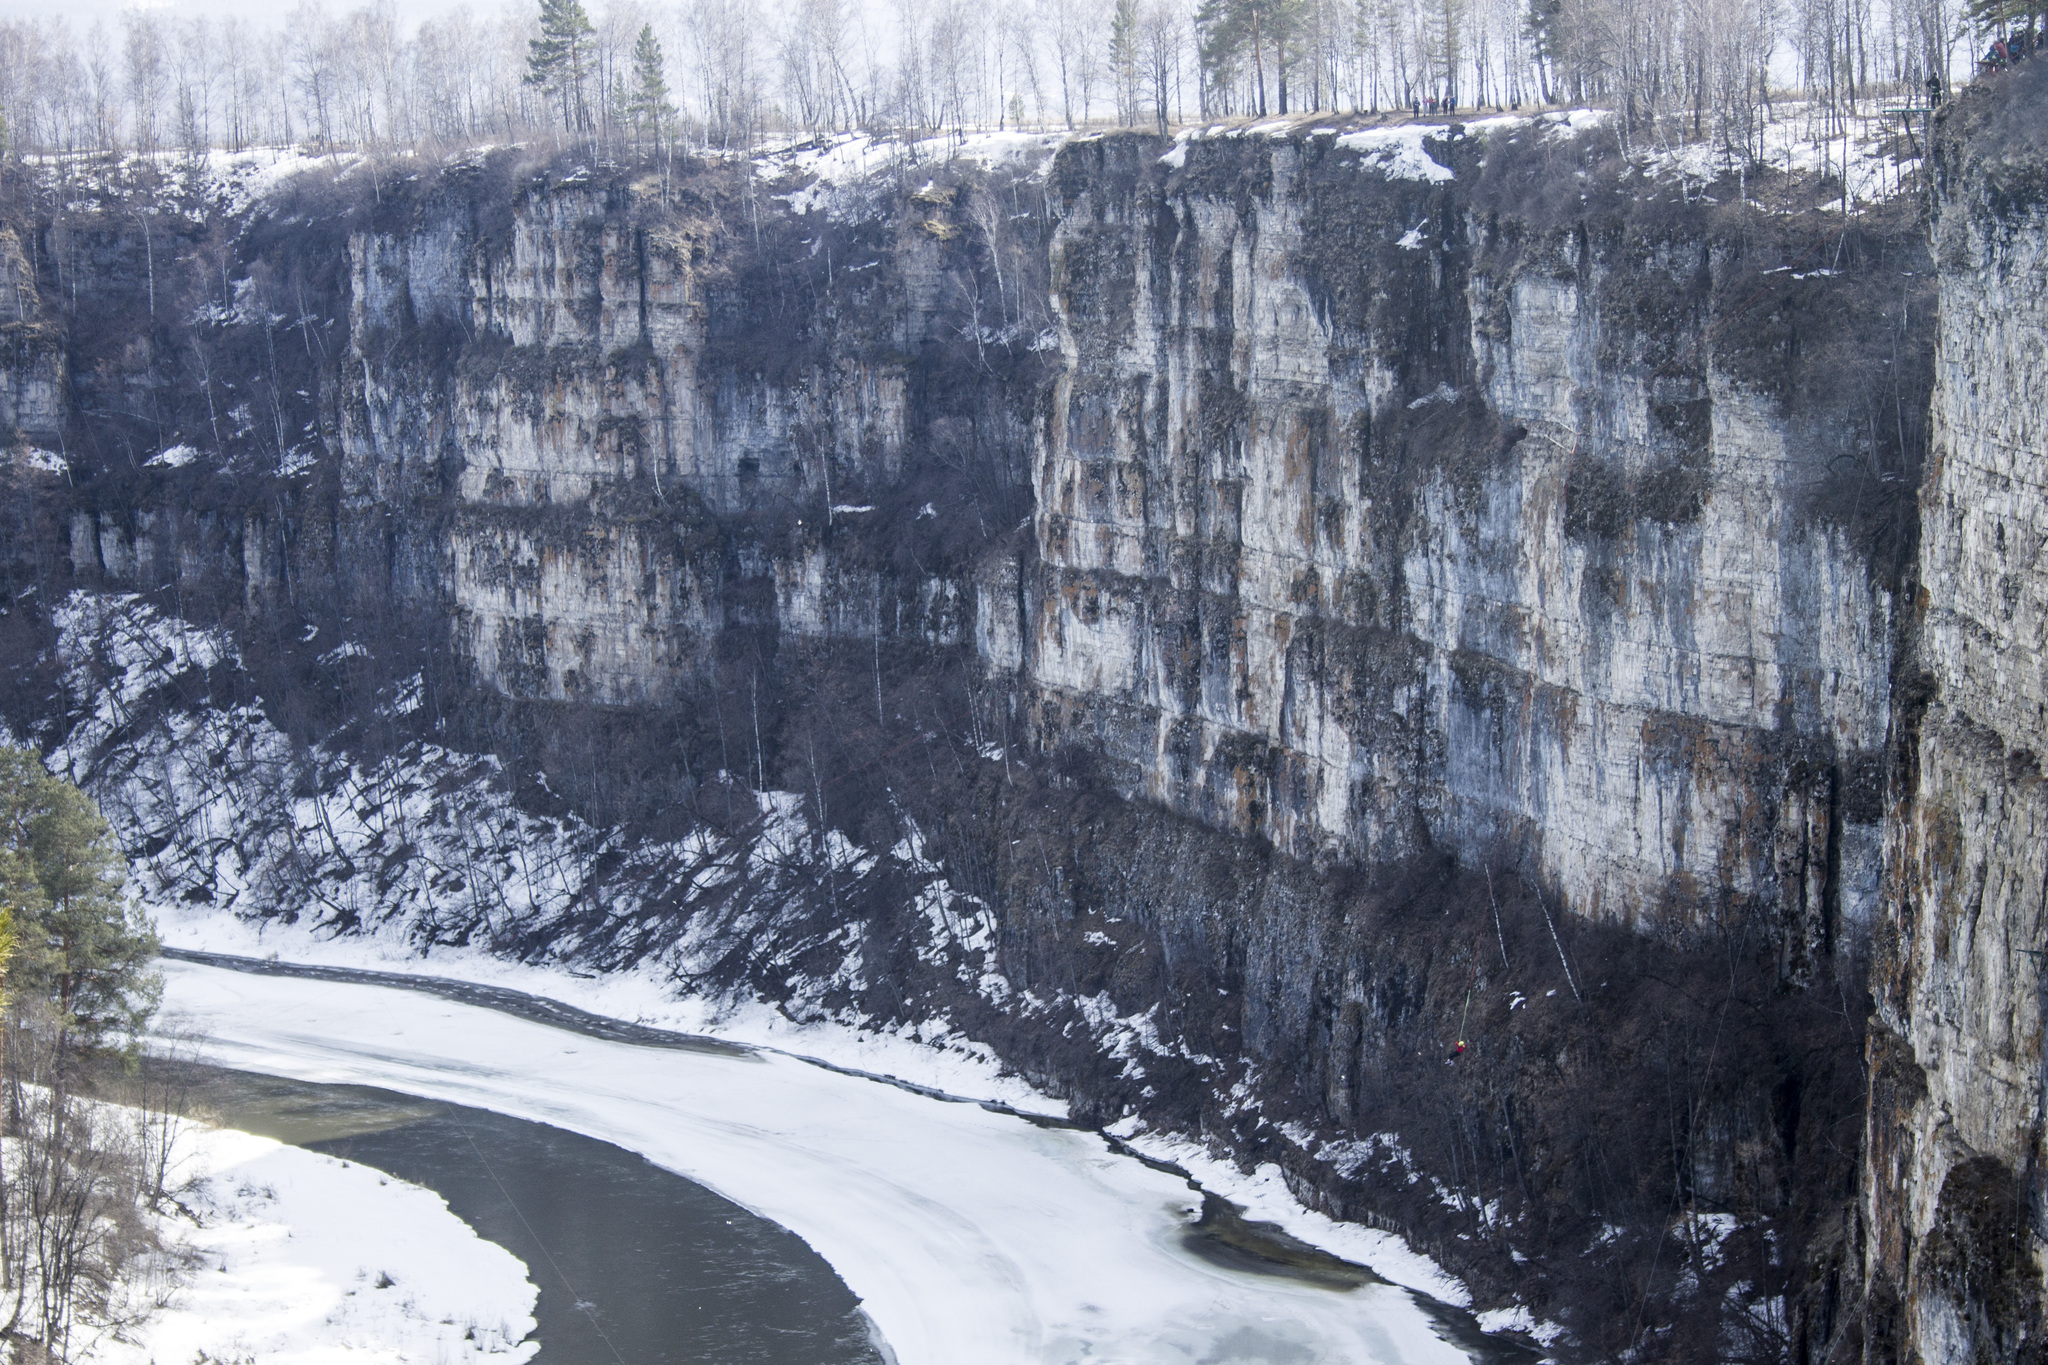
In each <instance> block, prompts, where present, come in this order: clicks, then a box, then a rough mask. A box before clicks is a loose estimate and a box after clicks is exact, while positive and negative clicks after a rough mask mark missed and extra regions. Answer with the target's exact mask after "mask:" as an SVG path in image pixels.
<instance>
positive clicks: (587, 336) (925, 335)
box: [336, 178, 1030, 705]
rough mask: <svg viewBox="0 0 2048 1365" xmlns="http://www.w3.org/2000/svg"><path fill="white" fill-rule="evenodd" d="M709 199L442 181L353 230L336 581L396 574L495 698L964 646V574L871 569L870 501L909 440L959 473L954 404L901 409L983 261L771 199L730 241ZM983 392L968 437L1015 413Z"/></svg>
mask: <svg viewBox="0 0 2048 1365" xmlns="http://www.w3.org/2000/svg"><path fill="white" fill-rule="evenodd" d="M985 188H986V187H984V189H985ZM748 193H750V194H751V193H752V191H748ZM955 193H957V191H949V192H948V195H949V196H950V195H952V194H955ZM889 204H890V205H891V206H892V207H894V208H895V209H897V210H899V211H901V210H903V209H904V208H905V207H906V204H907V196H904V195H898V196H894V197H892V198H891V199H890V200H889ZM714 207H715V206H714V205H712V204H709V203H707V202H706V200H705V196H704V194H703V193H700V194H698V195H696V196H694V197H688V198H686V199H685V200H684V202H682V203H680V204H677V203H671V202H668V200H667V199H666V197H665V195H664V192H663V191H662V190H661V188H660V187H659V184H658V183H657V182H656V181H654V180H652V179H650V180H645V181H642V182H639V183H636V184H633V185H631V186H623V185H611V186H608V187H605V188H595V187H591V186H588V185H584V184H579V183H577V182H576V181H575V180H574V179H573V178H571V179H570V180H569V181H568V182H567V183H562V184H552V185H547V186H544V187H539V188H531V189H529V190H527V191H526V192H525V193H523V194H518V195H516V196H515V197H514V198H513V200H512V202H511V203H509V204H506V203H496V204H490V205H488V211H486V210H485V209H480V208H479V206H478V203H477V201H476V199H475V196H474V195H473V194H465V193H463V192H462V191H461V187H460V185H459V183H458V185H457V188H456V189H455V190H453V191H451V192H448V193H445V194H443V195H440V196H432V197H427V198H426V199H425V200H424V202H422V203H421V204H420V205H418V206H417V207H416V209H415V210H414V212H413V214H412V215H411V216H410V217H409V218H408V219H407V220H406V221H405V222H404V224H403V226H402V227H401V228H398V229H395V230H374V231H360V232H357V233H355V234H354V235H352V236H351V237H350V239H349V242H348V252H349V263H350V271H349V290H348V298H349V315H348V329H347V342H348V351H347V354H346V355H345V357H344V358H343V359H342V361H341V363H340V365H339V367H338V368H339V377H338V378H339V386H340V394H339V401H338V403H337V433H336V443H337V445H338V447H339V451H340V480H341V491H340V501H341V504H342V506H343V508H344V509H346V510H345V512H344V515H343V521H344V522H345V523H346V525H345V527H344V529H343V531H342V535H343V537H344V539H345V540H349V541H351V542H352V546H353V548H352V550H351V552H350V557H351V559H352V560H353V561H354V562H355V563H357V564H358V565H360V564H361V563H362V562H364V561H365V560H366V559H367V560H369V561H370V562H378V560H380V559H381V560H382V561H384V562H387V563H389V564H390V565H391V573H392V576H391V579H390V583H389V590H390V591H393V592H395V593H396V594H397V595H398V597H399V598H401V599H402V600H407V601H410V602H413V603H415V604H417V605H418V606H420V607H422V608H425V609H429V610H438V611H444V612H446V613H448V614H449V615H450V617H451V618H452V620H451V630H452V632H453V637H454V640H455V642H456V646H457V649H458V651H459V652H460V653H461V654H462V655H464V656H465V657H466V658H467V659H468V660H469V662H470V664H471V666H472V667H473V669H474V671H475V675H476V677H477V679H478V680H479V681H480V682H482V683H483V684H484V685H485V686H487V687H489V688H492V689H495V690H497V691H499V692H501V693H503V694H505V695H507V696H508V697H512V698H518V699H541V700H549V701H576V702H590V703H596V704H600V705H630V704H640V703H646V702H651V701H657V700H660V699H664V698H667V697H670V696H673V695H674V694H675V693H676V691H677V689H678V688H680V687H682V686H685V685H687V684H689V683H691V682H692V681H695V680H699V679H701V677H702V676H703V675H704V673H705V671H706V669H707V667H708V662H709V659H710V658H711V656H712V654H713V653H714V651H715V648H716V644H717V641H718V638H719V636H720V634H721V632H722V631H724V630H725V629H726V628H727V627H729V626H731V627H739V628H747V629H758V628H765V629H768V630H769V631H771V632H772V633H775V634H778V635H781V636H786V637H790V638H793V639H806V638H809V639H829V638H835V637H847V638H851V637H858V638H863V639H866V638H870V637H873V636H874V635H876V634H877V633H878V632H879V633H880V634H882V635H884V636H888V637H892V638H893V637H896V636H899V635H900V636H903V637H905V638H907V639H910V640H914V641H917V642H920V643H923V644H927V645H940V646H945V645H951V644H954V643H956V642H958V641H960V640H962V639H964V638H966V637H967V635H968V634H969V633H970V631H971V612H972V601H973V597H972V590H971V587H970V586H969V584H968V581H967V578H966V576H965V574H964V573H963V572H962V571H961V570H960V569H959V568H958V567H957V566H956V567H953V568H951V569H948V568H947V567H946V566H944V565H941V564H929V565H918V566H917V567H915V568H913V569H911V570H910V571H908V572H904V571H903V568H902V566H892V565H890V564H888V563H887V562H886V561H887V559H888V556H887V555H886V553H880V552H878V550H877V544H878V542H882V541H886V540H887V539H888V537H889V536H890V535H891V534H892V533H894V532H896V531H900V527H898V526H895V525H894V523H897V522H900V521H901V520H902V516H903V515H908V516H909V517H910V518H911V519H912V520H916V519H917V516H918V514H919V511H920V510H921V509H920V508H919V507H916V506H913V507H911V508H910V509H909V510H908V512H907V513H906V512H905V511H904V509H902V508H900V507H895V506H886V507H877V506H876V505H875V499H876V497H877V496H878V495H879V494H880V493H881V492H882V491H884V490H887V489H888V488H890V487H892V486H895V485H898V484H900V483H901V481H902V477H903V474H904V458H905V450H906V445H907V443H908V442H910V441H911V440H912V438H913V437H915V439H916V441H917V444H918V446H919V450H920V454H921V455H923V456H925V457H927V458H930V457H934V456H936V457H938V458H946V457H948V456H957V457H959V458H960V459H962V460H963V461H965V460H969V459H971V458H973V457H974V452H973V451H972V450H971V449H970V450H969V451H968V452H966V453H965V455H962V454H961V452H959V451H958V450H957V449H955V448H954V447H957V446H958V445H959V441H958V440H957V439H955V438H953V434H952V433H950V432H949V430H948V424H949V422H952V421H953V420H954V414H953V412H952V411H950V410H949V409H950V407H951V406H952V405H949V404H948V403H946V402H945V401H943V400H941V401H938V402H934V401H931V399H930V398H929V396H927V397H926V400H925V401H924V402H922V403H920V404H919V405H918V411H917V413H916V417H915V420H913V415H912V405H911V403H910V398H909V393H910V387H911V385H912V384H913V383H914V382H920V381H921V380H922V379H923V378H924V376H925V375H926V373H927V372H928V371H929V370H930V369H931V368H932V366H933V365H934V364H938V365H939V366H940V368H942V369H943V368H944V364H945V357H947V356H948V355H949V354H950V347H951V346H952V345H954V344H957V343H958V341H959V338H958V337H957V335H955V334H954V331H953V328H952V326H951V325H950V324H951V322H952V318H951V313H952V311H953V310H952V308H951V307H950V306H949V305H948V304H947V302H946V300H947V298H948V297H949V296H950V295H951V294H954V293H959V294H971V293H973V292H974V291H976V290H977V289H978V287H979V282H978V280H977V279H976V277H975V276H976V270H977V258H976V257H975V256H974V255H973V254H971V250H970V249H969V248H968V247H966V246H965V245H964V244H963V246H962V247H961V248H958V249H953V248H949V247H948V246H947V245H946V243H947V242H949V241H951V240H952V238H951V235H950V234H951V231H952V229H951V228H950V227H949V228H947V229H946V232H945V233H938V232H930V231H922V230H920V225H921V224H927V223H930V222H932V221H935V220H933V219H931V218H930V217H929V216H928V215H929V214H930V213H931V212H932V210H931V208H930V207H929V206H920V205H908V207H909V209H910V210H912V211H913V212H914V221H912V222H909V223H904V224H892V223H889V222H888V221H887V219H886V218H884V219H883V220H882V222H881V223H880V224H879V225H878V224H877V223H874V222H870V223H866V224H863V225H860V226H859V227H856V228H852V229H848V228H844V227H838V226H835V225H834V224H833V223H832V222H830V221H827V220H826V219H825V217H824V215H822V214H814V215H812V216H811V217H810V219H808V220H805V219H802V218H799V217H797V216H794V215H792V214H790V213H789V212H787V211H786V210H784V209H783V206H782V205H781V204H779V203H777V202H776V201H773V200H770V201H768V202H767V209H766V215H767V218H768V222H767V225H766V233H767V235H766V238H765V240H764V238H763V231H764V229H763V227H762V224H761V223H760V221H759V217H760V215H761V214H762V212H763V210H762V208H761V206H760V205H758V204H753V205H751V208H752V212H753V213H754V214H755V215H756V221H755V222H754V223H753V224H752V236H753V239H754V240H752V241H744V240H740V241H735V240H734V239H733V234H732V232H731V231H730V228H729V227H727V228H724V229H721V228H720V227H718V226H717V225H716V224H715V223H714V221H713V219H712V217H709V216H706V215H709V214H712V213H713V209H714ZM941 216H943V211H941ZM891 229H899V230H895V231H891ZM878 234H880V235H882V236H884V237H892V236H893V237H894V239H895V240H883V241H879V242H877V241H874V240H869V239H871V238H874V237H876V236H877V235H878ZM821 248H830V249H833V250H836V252H837V262H838V265H839V267H841V268H838V269H835V268H834V265H833V260H834V257H833V256H831V255H828V254H826V253H825V251H824V250H821ZM862 248H866V249H867V250H869V251H871V252H873V253H874V254H876V255H877V256H879V257H881V258H882V259H880V260H869V261H867V262H866V263H865V265H864V266H863V265H862V263H861V262H860V261H859V260H858V255H859V253H860V250H861V249H862ZM783 252H788V253H789V254H790V255H792V256H793V257H794V258H795V259H794V263H791V262H789V261H785V260H782V259H779V255H780V253H783ZM849 256H852V257H854V259H853V260H851V261H849ZM883 261H886V265H885V266H884V268H883V269H881V270H876V269H875V267H877V266H878V265H883ZM849 264H850V265H852V266H854V267H855V268H853V269H846V268H844V267H846V266H848V265H849ZM797 310H801V311H802V312H803V314H804V315H803V316H801V317H798V318H794V319H792V318H790V317H789V316H788V314H790V313H791V312H792V311H797ZM778 324H781V325H780V326H778ZM1026 359H1027V361H1028V360H1029V359H1030V357H1029V355H1028V353H1027V354H1026ZM983 368H984V369H988V370H989V373H990V374H993V373H994V370H993V369H992V368H989V367H987V366H985V365H984V367H983ZM954 383H955V386H956V387H961V386H959V385H958V383H957V380H955V381H954ZM923 387H924V388H926V389H930V388H932V387H933V385H931V384H930V383H924V384H923ZM964 387H967V388H969V389H971V388H972V387H973V386H972V385H971V384H970V385H967V386H964ZM994 388H995V389H996V390H998V391H999V392H998V393H997V396H996V399H995V400H994V402H995V406H996V407H997V408H998V411H997V413H996V414H995V419H996V420H995V422H994V423H993V425H994V426H995V427H996V428H997V429H996V430H994V431H991V430H987V429H983V430H981V431H980V432H979V433H978V436H977V439H979V440H981V441H984V442H986V441H988V440H990V439H996V440H1000V439H1002V436H1003V433H1002V432H1001V430H1000V428H1001V427H1002V425H1003V424H1004V422H1005V421H1007V423H1008V424H1009V425H1010V426H1013V427H1015V426H1017V425H1018V424H1019V423H1020V422H1021V420H1022V418H1021V416H1020V415H1015V414H1009V413H1004V412H1002V411H1000V409H1001V406H1002V403H1003V401H1004V400H1003V397H1002V394H1001V392H1000V390H1001V389H1002V385H1001V383H1000V381H998V382H997V383H996V384H995V385H994ZM983 415H984V416H986V415H987V414H983ZM1012 442H1013V443H1014V444H1018V445H1021V442H1018V441H1016V440H1015V438H1014V437H1013V438H1012ZM898 501H899V502H900V501H901V499H900V498H899V499H898ZM938 501H939V502H940V503H942V504H943V503H944V502H945V501H946V500H945V499H944V498H943V497H941V498H939V499H938ZM899 514H900V515H899ZM991 514H992V512H991ZM926 515H927V516H930V517H936V516H938V515H940V513H939V512H938V510H937V509H936V508H933V509H932V510H930V511H929V512H928V513H926ZM945 515H947V516H958V515H961V509H960V508H958V507H953V506H947V507H946V510H945ZM875 523H889V525H887V526H882V527H878V526H876V525H875Z"/></svg>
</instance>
